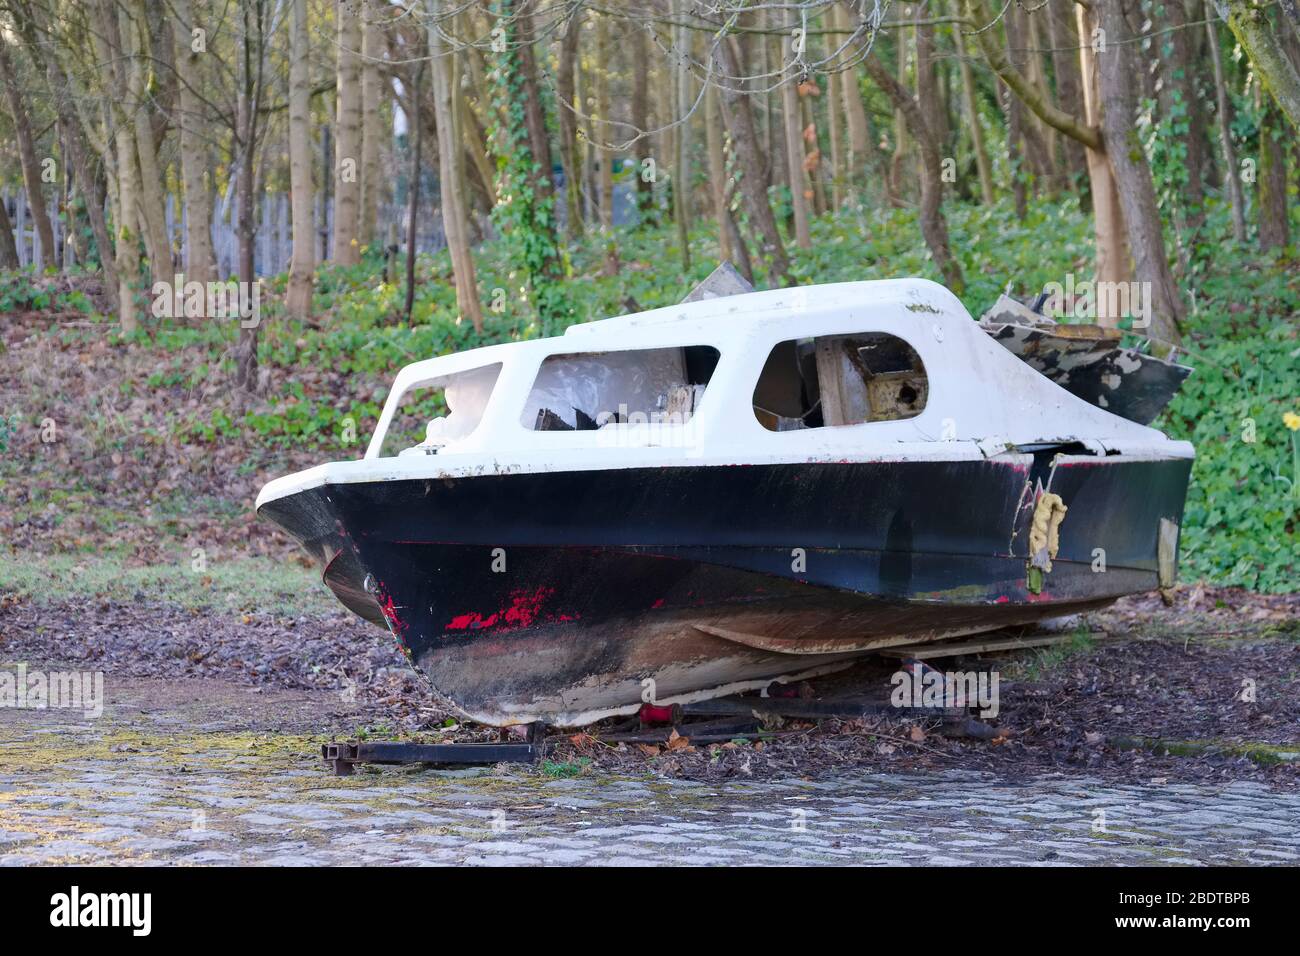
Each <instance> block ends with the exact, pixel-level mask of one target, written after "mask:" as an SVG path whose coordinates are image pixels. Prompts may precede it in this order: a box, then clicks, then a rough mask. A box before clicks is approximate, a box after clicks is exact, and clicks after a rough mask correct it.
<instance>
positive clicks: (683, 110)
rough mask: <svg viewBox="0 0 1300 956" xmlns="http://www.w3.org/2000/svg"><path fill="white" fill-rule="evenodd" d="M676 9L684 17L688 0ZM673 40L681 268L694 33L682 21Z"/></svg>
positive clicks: (687, 261)
mask: <svg viewBox="0 0 1300 956" xmlns="http://www.w3.org/2000/svg"><path fill="white" fill-rule="evenodd" d="M673 9H674V11H675V13H676V15H677V18H678V19H679V20H680V19H684V17H685V4H684V3H683V2H682V0H676V2H675V3H674V5H673ZM675 30H676V38H675V40H674V43H675V45H676V47H677V49H678V50H680V51H681V53H680V55H681V57H682V62H681V63H680V64H678V66H677V68H676V69H675V70H674V71H673V90H674V91H675V93H676V102H675V103H674V110H673V116H674V117H676V118H677V119H680V120H681V121H682V122H681V123H680V125H678V127H677V128H676V130H675V135H674V137H673V145H674V146H676V148H677V152H676V156H675V158H674V163H673V179H672V183H673V218H674V219H675V220H676V222H677V243H678V245H680V246H681V250H682V269H683V271H685V272H689V271H690V269H691V121H690V119H689V117H688V116H687V113H688V111H689V110H690V108H691V95H690V88H689V85H688V84H689V82H690V76H691V73H690V68H689V67H688V66H687V65H686V61H687V58H688V57H689V55H690V43H691V37H692V36H693V34H692V32H691V31H690V29H689V28H688V27H687V26H686V25H685V23H682V24H680V25H678V26H677V27H676V28H675Z"/></svg>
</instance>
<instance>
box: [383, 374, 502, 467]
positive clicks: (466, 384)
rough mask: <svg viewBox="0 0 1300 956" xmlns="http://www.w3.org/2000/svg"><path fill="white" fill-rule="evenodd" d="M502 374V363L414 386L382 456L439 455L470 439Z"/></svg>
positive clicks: (386, 439)
mask: <svg viewBox="0 0 1300 956" xmlns="http://www.w3.org/2000/svg"><path fill="white" fill-rule="evenodd" d="M500 374H501V363H500V362H496V363H494V364H492V365H484V366H481V367H479V368H472V369H468V370H466V371H464V372H454V373H452V374H450V375H444V376H442V377H440V378H436V379H433V380H431V381H428V382H423V383H421V384H419V385H415V386H412V387H411V388H410V389H408V390H407V392H406V394H404V395H403V396H402V399H401V402H400V403H399V404H398V407H397V411H396V412H395V413H394V414H393V420H392V421H391V422H390V423H389V426H388V432H387V434H385V435H384V443H383V447H382V448H381V449H380V452H379V453H380V455H381V456H382V455H391V454H393V449H400V451H398V452H397V454H399V455H436V454H437V453H438V451H439V449H441V448H444V447H445V446H447V445H450V444H452V443H453V442H457V441H460V440H461V439H464V438H467V437H468V436H469V435H470V434H471V433H472V432H473V431H474V429H475V428H477V427H478V424H479V422H480V421H482V420H483V410H484V409H485V408H486V407H487V403H488V398H489V397H490V396H491V395H492V389H493V388H494V387H495V386H496V383H497V377H498V376H499V375H500Z"/></svg>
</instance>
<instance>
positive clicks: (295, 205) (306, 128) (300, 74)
mask: <svg viewBox="0 0 1300 956" xmlns="http://www.w3.org/2000/svg"><path fill="white" fill-rule="evenodd" d="M292 3H293V10H292V11H291V19H290V27H289V43H290V54H289V191H290V193H291V196H290V207H289V211H290V214H291V215H292V218H293V259H292V261H291V262H290V265H289V292H288V296H287V297H286V298H287V301H286V302H285V307H286V309H287V310H288V312H289V314H290V315H292V316H294V317H295V318H299V319H309V318H311V307H312V301H311V297H312V283H313V281H314V278H315V272H316V233H315V223H314V222H313V214H312V204H313V199H314V198H315V197H314V191H313V188H312V175H311V167H312V149H311V89H310V85H311V78H310V76H309V75H308V68H307V64H308V57H309V56H310V54H311V47H310V42H309V40H308V38H307V0H292Z"/></svg>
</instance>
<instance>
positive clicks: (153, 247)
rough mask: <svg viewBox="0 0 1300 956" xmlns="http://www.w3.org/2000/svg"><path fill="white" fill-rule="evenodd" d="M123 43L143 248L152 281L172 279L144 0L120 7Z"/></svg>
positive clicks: (170, 252)
mask: <svg viewBox="0 0 1300 956" xmlns="http://www.w3.org/2000/svg"><path fill="white" fill-rule="evenodd" d="M119 11H120V13H119V15H120V20H121V30H122V45H123V47H124V48H125V49H126V50H129V51H130V55H131V59H130V61H129V62H128V63H127V65H126V68H127V89H128V97H129V102H128V103H127V104H126V106H127V109H129V110H131V122H132V125H133V127H134V130H135V150H136V157H137V161H138V162H139V168H140V194H139V197H138V202H139V204H140V217H141V220H142V222H141V227H142V231H143V233H144V241H145V242H144V244H145V250H146V251H147V252H148V254H149V269H150V272H151V273H152V274H153V281H154V282H159V281H162V282H171V281H172V278H173V276H174V275H175V268H174V266H173V264H172V244H171V237H170V236H169V235H168V234H167V212H166V205H165V201H164V200H163V172H162V168H161V167H160V166H159V164H158V151H157V149H156V147H155V145H154V133H153V124H152V121H151V116H152V114H153V112H154V109H155V107H154V106H153V105H152V104H151V103H149V102H147V100H148V96H149V94H148V76H147V72H148V71H147V67H146V64H147V63H148V62H149V61H148V60H147V59H146V57H147V56H148V50H149V47H148V41H147V33H146V31H147V30H148V23H147V21H148V17H147V14H146V11H145V7H144V0H135V2H134V3H133V4H132V7H131V10H130V11H129V12H128V11H126V10H125V9H121V8H119Z"/></svg>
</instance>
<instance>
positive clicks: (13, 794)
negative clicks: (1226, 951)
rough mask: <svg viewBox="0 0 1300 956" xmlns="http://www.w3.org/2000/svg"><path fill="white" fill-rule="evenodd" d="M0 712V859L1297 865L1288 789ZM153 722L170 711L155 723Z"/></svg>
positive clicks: (1296, 800)
mask: <svg viewBox="0 0 1300 956" xmlns="http://www.w3.org/2000/svg"><path fill="white" fill-rule="evenodd" d="M162 718H166V715H165V714H164V715H154V716H153V718H150V719H148V720H140V719H133V720H129V721H123V720H120V719H114V718H113V717H112V716H111V715H109V714H106V715H105V717H104V718H101V719H100V720H99V721H95V722H93V723H73V722H69V721H68V719H67V717H66V716H63V717H60V716H59V715H58V714H55V713H54V712H42V713H40V714H39V715H37V716H33V712H30V711H29V712H22V713H20V714H17V715H15V712H13V711H9V712H7V713H3V714H0V741H2V742H3V745H2V747H0V863H4V864H11V865H22V864H32V863H74V862H76V863H110V862H111V863H157V862H169V863H180V864H223V863H252V864H278V865H294V864H302V865H320V864H390V863H399V864H457V863H466V864H476V865H510V864H625V863H626V864H663V863H686V864H732V865H735V864H790V863H795V864H802V863H841V864H842V863H863V864H919V863H929V864H944V863H946V864H990V863H1023V864H1055V865H1061V864H1099V863H1106V864H1140V863H1154V864H1206V863H1216V864H1250V865H1258V864H1265V863H1290V864H1295V863H1297V862H1300V794H1297V793H1294V792H1283V791H1276V790H1270V789H1268V788H1266V787H1264V786H1262V785H1259V784H1246V783H1236V784H1228V785H1224V786H1221V787H1213V788H1211V787H1204V786H1196V785H1170V784H1161V783H1159V782H1146V783H1143V784H1140V785H1117V784H1112V783H1105V782H1102V781H1099V780H1096V779H1091V778H1086V777H1073V776H1051V777H1037V778H1034V779H1027V780H1020V781H1013V782H1008V781H1006V780H1000V779H997V778H994V777H992V776H989V775H983V774H974V773H971V772H961V771H948V772H944V773H935V774H926V775H919V774H913V775H882V774H875V773H870V772H853V773H841V774H839V775H836V776H833V777H829V778H823V779H788V780H777V781H740V782H727V783H724V784H707V783H693V782H682V781H675V780H667V779H660V778H656V777H653V776H648V775H647V776H644V777H621V778H620V777H608V776H600V775H591V774H589V773H588V774H583V775H581V776H578V777H561V778H553V777H550V776H548V775H547V774H546V773H545V772H544V771H543V770H542V769H536V768H518V767H516V768H509V767H504V766H503V767H498V768H494V769H476V770H462V771H447V772H440V771H433V770H426V769H419V768H411V767H405V768H361V769H359V771H358V773H357V774H356V775H355V776H353V777H347V778H336V777H331V776H329V775H328V774H327V772H326V770H325V769H324V767H323V765H322V764H321V763H320V762H319V761H317V760H313V759H311V757H310V756H309V755H310V754H311V753H312V752H313V750H314V749H316V748H318V747H319V742H320V738H319V737H316V738H313V737H310V736H294V735H290V734H285V733H262V734H248V733H246V732H238V731H235V730H230V729H219V727H218V728H215V729H214V728H207V729H194V730H178V728H177V727H176V726H174V719H162ZM160 719H162V722H160Z"/></svg>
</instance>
